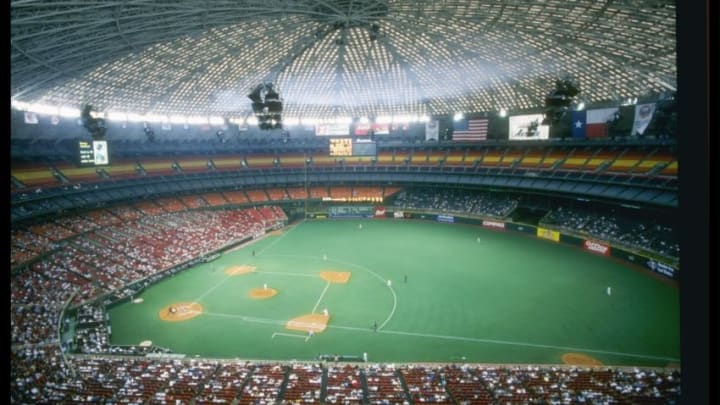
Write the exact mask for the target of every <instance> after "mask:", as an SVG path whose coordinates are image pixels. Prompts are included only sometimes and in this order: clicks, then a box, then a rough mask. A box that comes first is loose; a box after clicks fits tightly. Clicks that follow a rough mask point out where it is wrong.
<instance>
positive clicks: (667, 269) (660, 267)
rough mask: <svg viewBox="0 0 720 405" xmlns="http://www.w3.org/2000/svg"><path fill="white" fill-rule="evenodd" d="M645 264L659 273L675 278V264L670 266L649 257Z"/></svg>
mask: <svg viewBox="0 0 720 405" xmlns="http://www.w3.org/2000/svg"><path fill="white" fill-rule="evenodd" d="M645 265H646V266H647V267H648V268H649V269H650V270H652V271H654V272H655V273H659V274H662V275H664V276H668V277H670V278H675V268H674V267H673V266H670V265H669V264H665V263H662V262H658V261H657V260H652V259H649V260H647V261H646V262H645Z"/></svg>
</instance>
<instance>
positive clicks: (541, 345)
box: [381, 330, 680, 361]
mask: <svg viewBox="0 0 720 405" xmlns="http://www.w3.org/2000/svg"><path fill="white" fill-rule="evenodd" d="M381 333H387V334H392V335H406V336H418V337H427V338H436V339H447V340H464V341H468V342H478V343H492V344H497V345H509V346H527V347H537V348H541V349H562V350H572V351H578V352H590V353H601V354H614V355H617V356H626V357H639V358H644V359H654V360H668V361H680V359H674V358H672V357H662V356H649V355H644V354H632V353H621V352H612V351H606V350H594V349H585V348H581V347H569V346H553V345H543V344H537V343H524V342H512V341H509V340H495V339H480V338H469V337H462V336H446V335H433V334H429V333H414V332H400V331H389V330H384V331H382V332H381Z"/></svg>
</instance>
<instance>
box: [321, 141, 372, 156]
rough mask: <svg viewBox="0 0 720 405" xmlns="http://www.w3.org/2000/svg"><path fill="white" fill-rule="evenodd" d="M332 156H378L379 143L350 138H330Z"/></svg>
mask: <svg viewBox="0 0 720 405" xmlns="http://www.w3.org/2000/svg"><path fill="white" fill-rule="evenodd" d="M330 156H337V157H348V156H377V143H375V142H373V141H364V140H356V141H353V140H352V139H350V138H332V139H330Z"/></svg>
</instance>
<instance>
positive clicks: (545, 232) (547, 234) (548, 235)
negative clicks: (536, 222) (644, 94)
mask: <svg viewBox="0 0 720 405" xmlns="http://www.w3.org/2000/svg"><path fill="white" fill-rule="evenodd" d="M537 237H538V238H543V239H549V240H551V241H555V242H560V232H558V231H551V230H550V229H545V228H539V227H538V229H537Z"/></svg>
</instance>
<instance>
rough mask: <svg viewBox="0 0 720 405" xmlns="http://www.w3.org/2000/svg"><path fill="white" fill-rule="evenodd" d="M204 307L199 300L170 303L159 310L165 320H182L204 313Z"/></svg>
mask: <svg viewBox="0 0 720 405" xmlns="http://www.w3.org/2000/svg"><path fill="white" fill-rule="evenodd" d="M202 312H203V307H202V305H200V304H198V303H197V302H178V303H175V304H171V305H168V306H166V307H164V308H163V309H161V310H160V312H158V316H160V319H162V320H163V321H168V322H181V321H187V320H188V319H192V318H195V317H196V316H198V315H200V314H202Z"/></svg>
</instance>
